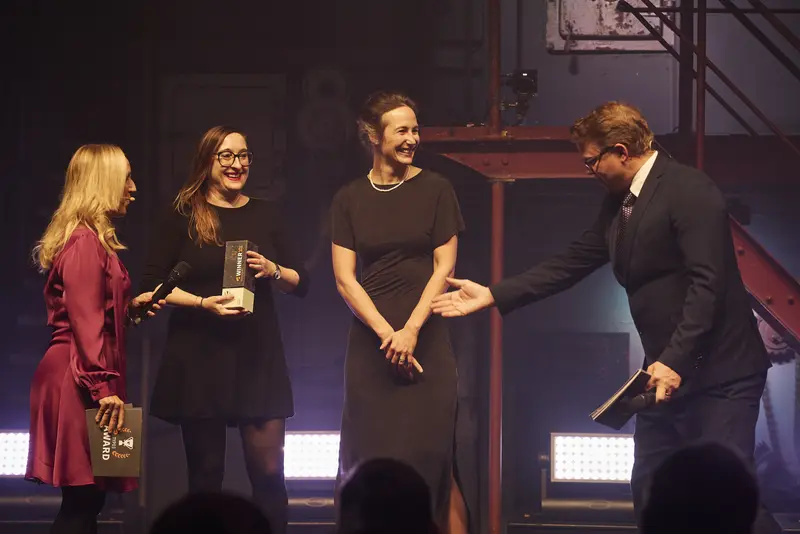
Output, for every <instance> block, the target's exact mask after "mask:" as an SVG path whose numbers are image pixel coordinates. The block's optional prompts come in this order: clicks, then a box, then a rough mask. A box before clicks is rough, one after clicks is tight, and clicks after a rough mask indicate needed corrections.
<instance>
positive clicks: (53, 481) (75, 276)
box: [25, 226, 137, 492]
mask: <svg viewBox="0 0 800 534" xmlns="http://www.w3.org/2000/svg"><path fill="white" fill-rule="evenodd" d="M130 286H131V283H130V278H129V277H128V272H127V271H126V270H125V266H123V265H122V262H121V261H120V260H119V258H118V257H117V256H116V255H111V254H109V253H108V252H106V250H105V249H104V248H103V246H102V245H101V244H100V240H99V239H98V238H97V236H96V235H95V233H94V232H92V231H91V230H89V229H88V228H86V227H83V226H79V227H78V228H76V229H75V231H74V232H73V233H72V235H71V236H70V238H69V240H68V241H67V243H66V245H64V249H63V250H62V251H61V252H59V254H58V255H57V256H56V257H55V259H54V261H53V267H52V268H51V269H50V272H49V273H48V277H47V283H46V285H45V289H44V299H45V304H46V306H47V323H48V325H49V326H51V327H52V328H53V336H52V338H51V340H50V346H49V348H48V349H47V352H45V354H44V357H43V358H42V361H41V362H40V363H39V367H37V369H36V372H35V373H34V375H33V382H32V384H31V431H30V451H29V453H28V469H27V471H26V474H25V478H27V479H28V480H33V481H37V482H42V483H46V484H50V485H53V486H85V485H88V484H97V485H98V486H99V487H100V488H101V489H104V490H108V491H117V492H125V491H130V490H133V489H136V487H137V480H136V479H134V478H102V477H98V478H95V477H94V476H93V475H92V465H91V457H90V454H89V440H88V438H87V428H86V416H85V410H86V409H87V408H91V407H96V406H97V401H98V400H99V399H101V398H103V397H107V396H109V395H117V396H118V397H119V398H120V399H122V400H123V401H124V400H125V317H126V314H125V312H126V308H127V305H128V303H129V301H130Z"/></svg>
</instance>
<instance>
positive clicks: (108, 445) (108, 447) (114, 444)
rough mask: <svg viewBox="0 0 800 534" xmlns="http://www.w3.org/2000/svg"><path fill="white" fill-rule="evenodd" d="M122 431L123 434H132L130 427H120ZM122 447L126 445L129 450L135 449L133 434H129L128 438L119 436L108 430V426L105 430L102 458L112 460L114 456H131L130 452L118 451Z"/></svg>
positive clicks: (123, 457)
mask: <svg viewBox="0 0 800 534" xmlns="http://www.w3.org/2000/svg"><path fill="white" fill-rule="evenodd" d="M119 431H120V433H123V434H130V433H131V429H130V428H120V429H119ZM122 447H126V448H127V449H128V450H131V451H132V450H133V447H134V441H133V436H128V437H127V438H124V439H123V438H122V437H117V436H115V435H113V434H111V433H110V432H109V431H108V427H106V428H105V429H104V430H103V451H102V458H103V460H105V461H107V460H110V459H111V457H112V456H113V457H114V458H119V459H122V460H124V459H125V458H130V456H131V455H130V453H128V452H118V449H121V448H122Z"/></svg>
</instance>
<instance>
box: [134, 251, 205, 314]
mask: <svg viewBox="0 0 800 534" xmlns="http://www.w3.org/2000/svg"><path fill="white" fill-rule="evenodd" d="M191 270H192V266H191V265H189V264H188V263H186V262H185V261H181V262H178V264H177V265H175V267H173V268H172V270H171V271H170V273H169V276H167V279H166V280H164V282H162V283H161V286H160V287H159V288H158V289H157V290H156V292H155V293H153V298H152V300H151V301H150V302H148V303H147V304H145V305H144V306H142V307H141V308H138V309H137V310H136V314H135V315H134V316H133V317H132V320H133V324H136V325H138V324H139V323H141V322H142V321H143V320H144V319H145V318H146V317H147V312H149V311H150V310H152V309H153V304H155V303H156V302H158V301H159V300H162V299H165V298H166V297H167V295H169V294H170V293H172V290H173V289H175V287H176V286H177V285H178V284H179V283H180V282H181V281H182V280H183V279H184V278H186V275H187V274H189V271H191Z"/></svg>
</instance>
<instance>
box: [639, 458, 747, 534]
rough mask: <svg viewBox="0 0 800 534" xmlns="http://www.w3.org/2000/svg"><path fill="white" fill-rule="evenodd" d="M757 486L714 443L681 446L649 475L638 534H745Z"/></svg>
mask: <svg viewBox="0 0 800 534" xmlns="http://www.w3.org/2000/svg"><path fill="white" fill-rule="evenodd" d="M757 510H758V486H757V483H756V479H755V477H754V476H753V474H751V472H750V470H749V469H748V468H747V465H746V464H745V463H744V461H743V460H742V459H741V458H740V457H739V455H738V454H737V453H735V452H734V451H732V450H731V449H729V448H728V447H725V446H724V445H721V444H718V443H706V444H700V445H695V446H691V447H686V448H684V449H681V450H679V451H677V452H675V453H674V454H673V455H672V456H670V457H669V458H667V459H666V460H665V461H664V463H662V464H661V465H660V466H659V468H658V469H657V470H656V472H655V473H654V475H653V481H652V485H651V487H650V495H649V498H648V501H647V504H646V506H645V509H644V511H643V515H642V531H643V533H644V534H667V533H669V534H674V533H677V532H680V533H681V534H694V533H697V534H700V533H702V534H723V533H724V534H749V533H750V531H751V528H752V525H753V522H754V521H755V519H756V513H757Z"/></svg>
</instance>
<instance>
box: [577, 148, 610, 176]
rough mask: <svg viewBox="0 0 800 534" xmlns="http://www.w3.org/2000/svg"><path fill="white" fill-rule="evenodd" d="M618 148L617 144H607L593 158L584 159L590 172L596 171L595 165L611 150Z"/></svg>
mask: <svg viewBox="0 0 800 534" xmlns="http://www.w3.org/2000/svg"><path fill="white" fill-rule="evenodd" d="M616 148H617V146H616V145H614V146H607V147H605V148H604V149H603V150H601V151H600V152H598V153H597V155H596V156H592V157H591V158H586V159H584V160H583V164H584V165H586V168H587V169H589V172H595V165H597V163H598V162H599V161H600V159H601V158H602V157H603V156H605V155H606V154H608V153H609V152H612V151H614V150H615V149H616Z"/></svg>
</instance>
